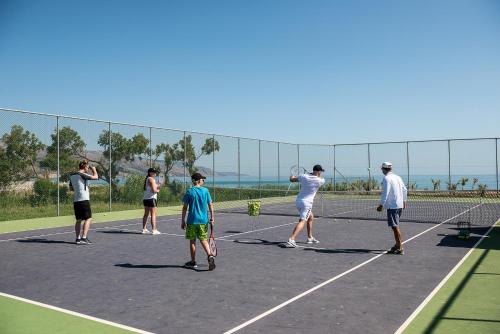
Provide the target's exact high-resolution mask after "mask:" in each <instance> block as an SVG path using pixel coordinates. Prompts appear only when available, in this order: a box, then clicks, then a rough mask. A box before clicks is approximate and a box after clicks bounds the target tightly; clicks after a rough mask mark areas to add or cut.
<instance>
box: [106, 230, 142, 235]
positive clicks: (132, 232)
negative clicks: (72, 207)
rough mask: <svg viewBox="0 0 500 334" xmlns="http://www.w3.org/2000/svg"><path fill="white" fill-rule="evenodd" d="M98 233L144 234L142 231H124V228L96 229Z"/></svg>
mask: <svg viewBox="0 0 500 334" xmlns="http://www.w3.org/2000/svg"><path fill="white" fill-rule="evenodd" d="M96 233H105V234H142V232H140V231H123V230H111V231H96Z"/></svg>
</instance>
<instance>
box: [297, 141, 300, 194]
mask: <svg viewBox="0 0 500 334" xmlns="http://www.w3.org/2000/svg"><path fill="white" fill-rule="evenodd" d="M297 167H300V144H297ZM299 189H300V182H299Z"/></svg>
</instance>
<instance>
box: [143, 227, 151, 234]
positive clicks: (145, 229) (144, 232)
mask: <svg viewBox="0 0 500 334" xmlns="http://www.w3.org/2000/svg"><path fill="white" fill-rule="evenodd" d="M149 233H150V232H149V231H148V229H147V228H144V229H142V234H149Z"/></svg>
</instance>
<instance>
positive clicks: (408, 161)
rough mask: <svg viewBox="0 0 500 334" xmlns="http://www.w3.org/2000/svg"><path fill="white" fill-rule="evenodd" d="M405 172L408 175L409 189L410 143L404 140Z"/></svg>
mask: <svg viewBox="0 0 500 334" xmlns="http://www.w3.org/2000/svg"><path fill="white" fill-rule="evenodd" d="M406 173H407V175H408V189H410V145H409V142H406Z"/></svg>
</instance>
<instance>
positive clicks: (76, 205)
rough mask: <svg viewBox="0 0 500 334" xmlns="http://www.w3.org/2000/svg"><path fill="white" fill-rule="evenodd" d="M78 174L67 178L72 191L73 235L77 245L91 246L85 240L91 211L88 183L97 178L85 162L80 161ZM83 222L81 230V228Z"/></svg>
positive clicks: (87, 240)
mask: <svg viewBox="0 0 500 334" xmlns="http://www.w3.org/2000/svg"><path fill="white" fill-rule="evenodd" d="M78 168H79V170H78V172H76V173H72V174H71V175H70V177H69V188H70V190H72V191H74V194H73V209H74V210H75V218H76V223H75V233H76V241H75V242H76V244H77V245H82V244H85V245H88V244H91V242H90V240H89V239H88V238H87V234H88V232H89V229H90V222H91V220H92V210H91V208H90V192H89V186H88V184H87V183H88V181H89V180H97V179H98V178H99V176H98V175H97V171H96V169H95V167H93V166H92V167H89V163H88V161H87V160H82V161H81V162H80V163H79V164H78ZM89 169H90V170H91V171H92V174H89V173H88V170H89ZM82 221H83V228H82V226H81V225H82Z"/></svg>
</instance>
